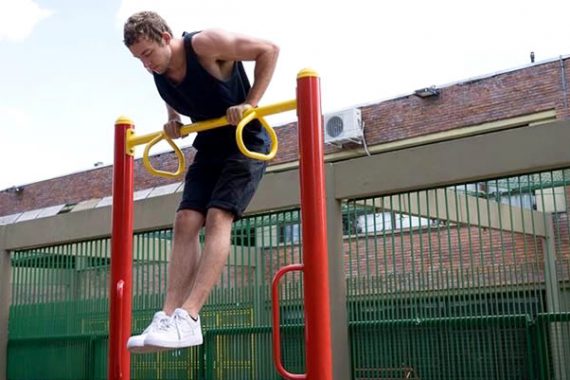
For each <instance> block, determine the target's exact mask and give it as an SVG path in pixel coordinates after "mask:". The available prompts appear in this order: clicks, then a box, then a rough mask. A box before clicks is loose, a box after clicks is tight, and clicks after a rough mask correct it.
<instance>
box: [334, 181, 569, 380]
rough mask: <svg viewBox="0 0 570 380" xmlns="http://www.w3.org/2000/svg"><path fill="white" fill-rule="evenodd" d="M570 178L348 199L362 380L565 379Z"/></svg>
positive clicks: (351, 305)
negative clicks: (403, 379) (407, 379)
mask: <svg viewBox="0 0 570 380" xmlns="http://www.w3.org/2000/svg"><path fill="white" fill-rule="evenodd" d="M568 174H569V171H568V170H558V171H549V172H543V173H536V174H529V175H523V176H518V177H512V178H501V179H494V180H489V181H481V182H477V183H468V184H461V185H456V186H449V187H442V188H436V189H427V190H422V191H416V192H408V193H401V194H392V195H383V196H377V197H369V198H366V199H355V200H349V201H347V202H346V204H345V209H346V212H345V213H344V217H343V218H344V221H343V222H344V227H345V234H346V239H345V252H346V254H345V255H346V273H347V292H348V299H347V307H348V311H349V320H350V322H349V323H350V334H351V335H350V336H351V342H352V367H353V379H357V380H364V379H398V378H410V379H412V378H417V379H420V378H421V379H442V378H448V379H538V378H542V379H551V378H556V379H566V378H570V369H569V368H568V364H567V363H568V360H567V358H568V357H570V340H569V339H568V336H569V335H568V328H569V327H568V323H567V322H566V320H562V319H561V318H562V317H561V316H564V315H566V314H565V313H567V312H568V311H570V302H569V301H570V292H569V288H570V287H569V281H570V271H569V259H570V248H569V247H570V244H569V237H570V234H569V232H568V231H569V230H568V207H569V206H570V202H569V195H570V177H569V175H568Z"/></svg>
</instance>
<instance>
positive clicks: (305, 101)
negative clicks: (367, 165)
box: [297, 74, 332, 380]
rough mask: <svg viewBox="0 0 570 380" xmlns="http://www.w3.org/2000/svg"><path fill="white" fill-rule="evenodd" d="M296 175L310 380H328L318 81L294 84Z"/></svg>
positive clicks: (302, 78) (328, 332)
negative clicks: (297, 139) (296, 142)
mask: <svg viewBox="0 0 570 380" xmlns="http://www.w3.org/2000/svg"><path fill="white" fill-rule="evenodd" d="M297 116H298V130H299V152H300V158H299V170H300V180H301V221H302V224H301V225H302V231H301V232H302V241H303V266H304V269H303V272H304V277H303V279H304V289H305V291H304V297H305V333H306V355H307V356H306V363H307V364H306V367H307V379H309V380H332V348H331V324H330V300H329V298H330V296H329V269H328V249H327V215H326V192H325V174H324V149H323V144H324V140H323V130H322V111H321V94H320V81H319V77H318V76H317V75H316V74H310V75H304V76H300V77H299V78H298V79H297Z"/></svg>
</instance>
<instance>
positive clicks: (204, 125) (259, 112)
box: [121, 99, 297, 178]
mask: <svg viewBox="0 0 570 380" xmlns="http://www.w3.org/2000/svg"><path fill="white" fill-rule="evenodd" d="M296 107H297V101H296V100H295V99H293V100H288V101H284V102H279V103H274V104H270V105H267V106H262V107H258V108H252V109H250V110H247V111H246V112H245V117H244V118H243V119H242V120H241V121H240V123H239V124H238V127H237V129H236V140H237V144H238V148H239V149H240V151H241V152H242V153H243V154H244V155H245V156H247V157H250V158H253V159H256V160H271V159H272V158H274V157H275V155H276V154H277V147H278V142H277V134H276V133H275V130H274V129H273V128H272V127H271V126H270V125H269V124H268V123H267V121H265V119H264V118H263V117H264V116H268V115H273V114H277V113H281V112H286V111H291V110H294V109H295V108H296ZM125 119H126V118H125ZM253 119H258V120H259V121H260V122H261V125H262V126H263V128H265V130H266V131H267V133H268V134H269V138H270V139H271V150H270V152H269V153H268V154H262V153H258V152H251V151H249V150H248V149H247V148H246V147H245V145H244V143H243V136H242V134H243V129H244V127H245V125H246V124H247V123H248V122H250V121H251V120H253ZM121 120H122V119H121ZM228 124H229V123H228V120H227V118H226V117H220V118H217V119H211V120H206V121H200V122H196V123H192V124H188V125H183V126H182V127H181V128H180V133H181V135H182V136H186V135H189V134H190V133H194V132H202V131H206V130H209V129H213V128H218V127H223V126H226V125H228ZM162 139H165V140H166V141H167V142H168V144H170V146H171V147H172V148H173V149H174V152H175V154H176V156H177V157H178V170H177V171H176V172H174V173H171V172H166V171H162V170H156V169H154V168H153V167H152V164H151V163H150V160H149V157H148V156H149V152H150V148H152V146H154V145H155V144H157V143H158V142H159V141H160V140H162ZM143 144H147V146H146V147H145V150H144V154H143V164H144V166H145V168H146V169H147V170H148V171H149V172H150V173H151V174H153V175H157V176H162V177H167V178H178V177H179V176H180V175H181V173H182V171H183V170H184V167H185V162H184V155H183V154H182V152H181V151H180V148H178V146H177V145H176V144H175V143H174V142H173V141H172V140H170V141H169V139H168V138H167V136H166V134H165V133H164V132H162V131H160V132H154V133H149V134H145V135H140V136H136V135H134V134H128V136H127V154H132V153H129V152H133V151H134V148H135V147H136V146H137V145H143Z"/></svg>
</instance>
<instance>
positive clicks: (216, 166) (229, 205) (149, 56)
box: [124, 12, 279, 352]
mask: <svg viewBox="0 0 570 380" xmlns="http://www.w3.org/2000/svg"><path fill="white" fill-rule="evenodd" d="M124 43H125V45H126V46H127V47H128V48H129V50H130V51H131V53H132V54H133V55H134V56H135V57H136V58H138V59H140V60H141V61H142V63H143V65H144V67H145V68H146V69H147V70H148V71H150V72H152V75H153V77H154V81H155V84H156V87H157V89H158V92H159V94H160V96H161V97H162V98H163V99H164V101H165V102H166V108H167V113H168V121H167V123H166V124H165V125H164V131H165V133H166V134H167V135H168V136H169V137H171V138H178V137H181V134H180V127H181V126H182V123H181V119H180V115H186V116H189V117H190V118H191V119H192V121H193V122H196V121H202V120H208V119H212V118H218V117H221V116H224V115H225V116H226V117H227V119H228V121H229V123H230V124H231V125H228V126H225V127H221V128H215V129H212V130H209V131H204V132H200V133H198V135H197V137H196V139H195V141H194V144H193V146H194V147H195V148H196V150H197V153H196V155H195V158H194V162H193V163H192V165H191V166H190V167H189V168H188V172H187V174H186V179H185V186H184V192H183V195H182V201H181V203H180V206H179V208H178V210H177V212H176V216H175V219H174V237H173V242H172V255H171V259H170V264H169V268H168V271H169V276H168V287H167V293H166V299H165V302H164V307H163V310H162V311H159V312H157V313H156V314H155V315H154V318H153V321H152V323H151V324H150V326H148V328H147V329H146V330H144V331H143V333H142V334H141V335H136V336H132V337H131V338H129V341H128V344H127V346H128V348H129V350H131V351H132V352H152V351H159V350H163V349H171V348H181V347H189V346H195V345H200V344H202V330H201V326H200V318H199V312H200V309H201V308H202V306H203V305H204V303H205V302H206V299H207V298H208V295H209V293H210V291H211V290H212V288H213V287H214V286H215V284H216V283H217V281H218V279H219V277H220V275H221V271H222V269H223V267H224V265H225V262H226V260H227V257H228V255H229V251H230V235H231V229H232V223H233V221H234V220H235V219H236V218H239V217H240V216H241V215H242V213H243V211H244V210H245V208H246V207H247V205H248V203H249V201H250V200H251V198H252V197H253V194H254V192H255V189H256V188H257V185H258V184H259V181H260V180H261V177H262V176H263V173H264V172H265V167H266V164H265V163H264V162H261V161H255V160H252V159H249V158H247V157H245V156H244V155H243V154H241V153H240V152H239V150H238V148H237V144H236V141H235V125H236V124H237V123H238V122H239V120H240V119H241V117H242V116H243V113H244V111H245V110H247V109H249V108H251V107H256V106H257V104H258V102H259V100H260V99H261V97H262V95H263V94H264V92H265V90H266V89H267V87H268V85H269V82H270V80H271V77H272V75H273V71H274V69H275V65H276V62H277V57H278V54H279V49H278V47H277V46H276V45H275V44H273V43H271V42H268V41H264V40H261V39H257V38H251V37H246V36H243V35H237V34H232V33H228V32H225V31H222V30H204V31H201V32H195V33H190V34H188V33H184V35H183V36H182V38H174V37H173V36H172V32H171V30H170V28H169V27H168V25H167V24H166V22H165V21H164V20H163V19H162V18H161V17H160V16H159V15H158V14H156V13H154V12H139V13H136V14H134V15H132V16H131V17H130V18H129V19H128V20H127V22H126V23H125V26H124ZM241 61H254V62H255V69H254V76H255V77H254V81H253V84H252V85H251V86H250V83H249V81H248V78H247V76H246V74H245V71H244V69H243V65H242V63H241ZM244 142H245V144H246V145H247V147H248V149H249V150H251V151H257V152H262V153H266V152H267V151H268V145H269V141H268V138H267V135H266V133H265V130H264V129H263V128H262V126H261V125H260V124H259V123H258V122H257V121H254V122H252V123H250V124H249V125H248V126H247V127H246V128H245V129H244ZM202 227H204V228H205V241H204V246H203V252H201V246H200V242H199V233H200V230H201V229H202Z"/></svg>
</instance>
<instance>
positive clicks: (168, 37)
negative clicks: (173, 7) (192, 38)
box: [162, 32, 172, 45]
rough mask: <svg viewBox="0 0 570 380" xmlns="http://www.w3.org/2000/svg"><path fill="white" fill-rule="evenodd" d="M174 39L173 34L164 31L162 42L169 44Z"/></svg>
mask: <svg viewBox="0 0 570 380" xmlns="http://www.w3.org/2000/svg"><path fill="white" fill-rule="evenodd" d="M171 40H172V35H171V34H170V33H168V32H162V43H163V44H165V45H168V44H169V43H170V41H171Z"/></svg>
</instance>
